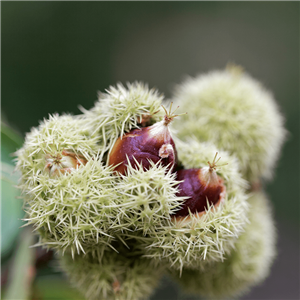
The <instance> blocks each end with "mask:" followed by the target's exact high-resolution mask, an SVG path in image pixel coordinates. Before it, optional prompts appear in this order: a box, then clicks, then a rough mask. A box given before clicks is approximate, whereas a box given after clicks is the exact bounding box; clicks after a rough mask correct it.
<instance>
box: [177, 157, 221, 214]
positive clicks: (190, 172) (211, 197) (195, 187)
mask: <svg viewBox="0 0 300 300" xmlns="http://www.w3.org/2000/svg"><path fill="white" fill-rule="evenodd" d="M215 158H216V156H215ZM215 168H216V162H215V159H214V162H213V163H212V164H210V163H209V167H204V168H201V169H187V170H185V169H183V170H179V171H177V180H178V181H182V182H180V183H179V185H178V189H179V192H178V193H177V196H178V197H188V199H186V200H185V201H184V203H183V204H182V206H181V208H180V210H178V211H176V213H175V214H174V215H175V217H177V216H181V217H185V216H188V215H189V214H190V212H191V213H192V214H197V213H201V212H203V211H205V209H207V208H208V207H207V202H208V204H209V206H211V205H216V204H217V203H218V202H219V201H220V200H222V199H223V198H224V196H225V193H226V188H225V185H224V183H223V179H222V178H220V177H219V176H218V175H217V173H216V171H215Z"/></svg>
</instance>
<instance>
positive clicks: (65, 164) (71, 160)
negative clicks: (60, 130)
mask: <svg viewBox="0 0 300 300" xmlns="http://www.w3.org/2000/svg"><path fill="white" fill-rule="evenodd" d="M45 159H46V162H47V164H46V166H45V169H48V170H49V175H50V177H55V176H59V175H61V174H64V173H71V172H72V170H75V169H76V168H78V167H79V166H80V165H86V163H87V160H86V159H85V158H84V156H83V155H80V154H75V153H74V152H72V151H67V150H63V151H61V153H56V154H55V155H52V154H50V153H47V154H46V155H45Z"/></svg>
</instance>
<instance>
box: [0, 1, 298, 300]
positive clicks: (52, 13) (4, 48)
mask: <svg viewBox="0 0 300 300" xmlns="http://www.w3.org/2000/svg"><path fill="white" fill-rule="evenodd" d="M1 20H2V21H1V29H2V30H1V52H2V53H1V55H2V68H1V73H2V74H1V75H2V79H1V80H2V81H1V97H2V121H4V122H5V124H6V125H7V124H9V126H6V125H5V124H3V125H2V130H1V131H2V134H1V136H2V161H3V160H5V164H3V166H4V167H2V177H3V174H4V173H5V172H6V173H5V174H6V179H7V180H6V181H5V183H4V185H5V188H6V189H4V185H3V184H2V187H3V189H2V212H1V213H2V222H1V224H2V258H1V262H2V280H1V283H2V285H3V287H4V290H5V288H6V287H7V285H9V283H10V281H11V278H12V274H11V273H13V271H10V270H14V267H13V266H14V264H13V263H12V261H13V260H16V259H17V258H18V255H17V250H16V249H19V248H20V247H21V246H20V245H22V237H20V236H19V235H18V232H19V230H18V229H16V231H15V233H11V230H12V228H18V226H19V225H20V223H19V222H14V221H12V220H14V217H10V214H12V216H16V215H18V214H20V205H19V204H18V203H17V201H19V200H15V198H14V197H13V198H12V200H10V203H9V204H7V203H6V202H5V199H6V197H8V196H7V195H8V194H5V193H6V192H7V193H9V195H12V194H14V193H17V192H14V191H8V189H9V188H10V186H11V184H10V183H12V182H15V180H16V177H17V176H16V174H12V175H11V173H10V169H9V166H11V167H12V165H13V162H12V161H11V157H10V156H9V153H10V152H12V151H15V150H16V148H18V147H19V145H20V143H22V139H20V138H19V137H18V135H21V136H23V137H24V135H25V133H26V132H28V131H29V130H30V128H31V127H33V126H37V125H38V124H39V120H41V119H43V118H45V117H47V116H48V114H49V113H55V112H58V113H63V112H70V113H73V114H78V113H79V109H78V105H82V106H83V107H85V108H87V109H89V108H91V107H92V106H93V103H94V102H95V100H96V99H97V91H99V90H100V91H104V90H105V89H106V88H107V87H108V86H109V85H114V84H115V83H117V82H123V83H126V82H127V81H130V82H131V81H135V80H142V81H144V82H147V83H149V86H150V87H153V86H154V87H157V88H158V89H159V90H160V91H161V92H163V93H164V94H165V96H166V97H169V96H170V95H171V93H172V88H173V86H174V85H175V84H176V83H180V82H181V80H182V79H183V78H184V76H185V75H196V74H199V73H205V72H208V71H210V70H214V69H223V68H224V67H225V66H226V64H227V63H228V62H234V63H236V64H240V65H242V66H243V67H244V68H245V69H246V71H248V72H249V73H250V74H251V75H252V76H253V77H254V78H256V79H258V80H260V81H261V82H262V83H263V84H264V85H265V86H266V87H267V88H268V89H269V90H271V91H272V92H273V94H274V96H275V98H276V100H277V102H278V105H279V106H280V108H281V111H282V113H283V115H284V116H285V118H286V128H287V129H288V131H289V137H288V141H287V142H286V144H285V146H284V148H283V151H282V156H281V159H280V161H279V163H278V168H277V170H276V175H275V177H274V180H273V181H272V182H271V183H267V184H265V187H266V189H267V191H268V194H269V196H270V199H271V201H272V203H273V207H274V216H275V219H276V224H277V231H278V237H279V238H278V258H277V259H276V261H275V263H274V265H273V267H272V270H271V274H270V276H269V277H268V278H267V280H266V281H265V282H264V283H262V284H261V285H260V286H258V287H255V288H254V289H252V291H251V292H250V293H249V294H247V295H246V296H245V297H243V299H299V298H300V295H299V282H300V278H299V266H300V261H299V253H300V251H299V250H300V249H299V236H300V235H299V200H300V197H299V182H300V180H299V166H300V163H299V2H2V3H1ZM12 128H13V129H12ZM18 133H19V134H18ZM5 174H4V175H5ZM7 186H8V187H7ZM12 207H13V208H12ZM21 214H22V213H21ZM18 218H20V216H19V215H18ZM12 223H13V225H11V224H12ZM21 224H22V223H21ZM23 234H24V233H23ZM23 239H24V237H23ZM7 240H10V241H9V243H8V244H7V245H6V244H5V243H6V242H7ZM3 245H4V246H5V247H4V246H3ZM17 245H19V247H18V246H17ZM3 247H4V248H3ZM28 257H30V255H29V256H28ZM25 265H26V262H25ZM52 267H53V262H52V261H50V263H48V264H44V267H43V268H36V272H37V273H36V279H35V281H34V289H35V299H79V295H78V294H77V293H76V292H74V291H72V290H71V289H70V287H68V284H67V283H66V282H65V281H64V279H63V277H61V276H62V275H61V274H60V273H59V272H57V271H54V269H55V268H54V269H53V268H52ZM15 272H16V273H18V268H17V267H16V269H15ZM59 289H60V290H59ZM58 291H60V292H58ZM71 295H72V296H71ZM22 299H24V298H22ZM151 299H153V300H154V299H155V300H162V299H163V300H167V299H172V300H173V299H174V300H176V299H196V298H192V297H189V296H186V295H184V294H183V293H182V291H180V290H179V288H178V287H177V286H176V285H175V284H174V283H172V282H170V281H168V280H167V279H165V281H164V282H163V283H162V285H161V287H160V288H159V289H158V290H157V292H156V293H155V294H154V295H153V297H152V298H151Z"/></svg>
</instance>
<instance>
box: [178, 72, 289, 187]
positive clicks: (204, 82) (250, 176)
mask: <svg viewBox="0 0 300 300" xmlns="http://www.w3.org/2000/svg"><path fill="white" fill-rule="evenodd" d="M174 94H175V95H174V97H173V101H174V103H175V104H176V105H180V107H181V109H183V110H185V111H187V112H188V115H186V116H182V117H181V119H180V120H179V121H178V120H174V122H173V123H172V125H173V126H174V127H175V128H176V129H177V131H178V137H179V138H181V139H186V138H188V137H191V136H195V137H196V138H197V139H198V140H199V141H201V142H202V141H210V142H213V143H215V144H216V146H217V147H218V148H219V149H224V150H226V151H228V152H229V153H231V154H234V155H235V156H236V157H237V158H238V159H239V161H240V164H241V171H242V175H243V177H244V178H246V179H247V180H249V181H255V180H257V179H258V178H260V177H264V178H266V179H269V178H270V177H271V175H272V171H273V169H274V166H275V165H276V161H277V158H278V155H279V152H280V148H281V145H282V143H283V141H284V139H285V136H286V131H285V129H284V128H283V118H282V116H281V114H280V112H279V110H278V108H277V105H276V102H275V100H274V98H273V96H272V95H271V94H270V93H269V92H268V91H267V90H266V89H265V88H264V87H263V86H262V85H261V84H260V83H259V82H257V81H256V80H254V79H253V78H251V77H250V76H249V75H247V74H246V73H244V72H242V70H240V68H237V67H230V68H228V69H227V70H225V71H214V72H210V73H208V74H204V75H201V76H198V77H196V78H189V79H187V80H186V81H185V82H183V83H182V84H180V85H178V86H177V88H176V90H175V93H174Z"/></svg>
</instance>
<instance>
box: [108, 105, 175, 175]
mask: <svg viewBox="0 0 300 300" xmlns="http://www.w3.org/2000/svg"><path fill="white" fill-rule="evenodd" d="M171 107H172V105H171ZM164 110H165V112H166V115H165V116H164V119H163V120H162V121H161V122H157V123H155V124H154V125H152V126H149V127H143V128H139V129H133V130H131V131H130V132H128V133H126V134H125V135H123V136H122V137H119V138H118V139H117V141H116V143H115V144H114V146H113V148H112V150H111V152H110V154H109V160H108V164H109V165H114V166H115V171H117V172H119V173H120V174H122V175H124V174H125V173H126V170H127V166H128V163H130V164H131V165H132V166H133V167H136V165H137V163H138V164H142V165H143V168H144V170H148V169H149V168H150V167H151V163H150V161H152V162H154V163H157V162H161V164H162V165H163V166H169V167H170V169H171V170H175V168H176V165H177V152H176V147H175V143H174V141H173V139H172V136H171V133H170V130H169V126H168V125H169V124H170V122H171V121H172V120H173V119H174V118H175V117H176V116H178V115H174V112H173V113H171V108H170V111H169V112H167V111H166V109H165V108H164Z"/></svg>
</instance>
